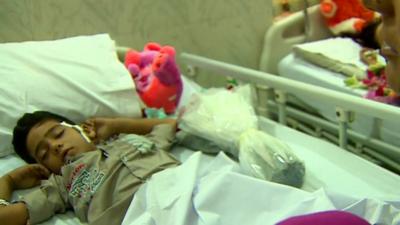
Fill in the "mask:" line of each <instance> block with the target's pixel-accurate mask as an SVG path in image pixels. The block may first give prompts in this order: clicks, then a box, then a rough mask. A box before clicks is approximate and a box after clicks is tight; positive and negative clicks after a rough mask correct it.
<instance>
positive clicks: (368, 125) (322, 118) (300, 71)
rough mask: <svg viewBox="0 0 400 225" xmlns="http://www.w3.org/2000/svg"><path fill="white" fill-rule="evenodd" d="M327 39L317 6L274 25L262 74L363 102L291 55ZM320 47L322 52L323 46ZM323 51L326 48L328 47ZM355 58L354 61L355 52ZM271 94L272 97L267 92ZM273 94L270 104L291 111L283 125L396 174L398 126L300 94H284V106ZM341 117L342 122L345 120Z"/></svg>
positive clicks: (338, 79)
mask: <svg viewBox="0 0 400 225" xmlns="http://www.w3.org/2000/svg"><path fill="white" fill-rule="evenodd" d="M305 15H306V16H305ZM305 18H308V19H305ZM331 37H332V35H331V33H330V31H329V30H328V29H327V26H326V24H325V23H324V19H323V18H322V16H321V14H320V12H319V5H316V6H313V7H310V8H308V9H307V10H304V11H301V12H297V13H295V14H293V15H291V16H289V17H287V18H286V19H284V20H281V21H278V22H276V23H275V24H273V25H272V26H271V27H270V29H268V31H267V32H266V34H265V40H264V48H263V51H262V56H261V59H260V70H261V71H264V72H268V73H272V74H276V75H279V76H281V77H286V78H288V79H291V80H296V81H301V82H304V83H307V84H312V85H314V86H318V87H324V88H328V89H331V90H336V91H339V92H341V93H345V94H346V95H343V98H345V96H347V95H351V96H357V97H359V98H360V100H361V98H362V97H363V96H364V95H365V94H366V91H365V90H357V89H353V88H350V87H347V86H346V85H345V83H344V80H345V79H346V78H348V76H345V75H344V74H342V73H339V72H334V71H332V70H328V69H326V68H324V67H322V66H319V65H316V64H314V63H311V62H310V61H309V60H307V59H305V58H306V57H302V56H301V55H300V54H297V53H295V52H294V51H293V49H294V47H295V46H297V45H298V44H303V43H312V42H313V43H316V42H315V41H321V40H327V39H329V38H331ZM321 43H322V42H321ZM323 43H328V42H327V41H326V42H323ZM321 46H322V48H323V45H322V44H321ZM325 47H326V48H328V47H330V46H329V44H328V45H326V46H325ZM338 49H340V48H338ZM355 54H357V55H358V52H356V53H355ZM349 63H350V62H349ZM270 92H272V93H273V92H274V91H273V90H272V89H270ZM275 92H277V96H274V95H273V94H272V95H271V94H270V95H269V99H270V100H272V101H275V100H274V98H277V99H278V101H284V102H285V104H286V105H288V106H289V108H287V110H286V113H287V115H286V119H285V121H282V122H284V123H288V124H289V125H291V126H292V127H296V129H298V130H301V131H303V132H306V133H308V134H310V135H313V136H318V137H321V138H324V139H326V140H329V141H331V142H333V143H336V144H338V145H340V146H341V147H342V148H345V149H348V150H350V151H352V152H354V153H355V154H358V155H361V156H362V157H365V158H369V160H371V161H374V162H375V163H378V164H380V165H383V166H385V167H388V168H390V169H392V170H393V171H396V172H400V157H399V156H400V143H399V140H400V137H399V135H400V132H399V129H398V127H399V124H398V122H397V121H396V120H392V121H388V120H385V119H379V118H377V117H376V114H373V115H367V114H366V113H365V112H366V111H362V110H361V111H360V110H358V112H355V111H354V110H350V109H349V108H348V107H344V108H341V107H339V108H337V105H335V104H331V103H330V102H329V101H319V100H316V99H315V100H314V99H311V98H309V97H310V96H306V95H303V94H302V93H297V94H296V95H292V94H288V92H285V93H283V95H285V98H284V99H283V100H282V98H281V97H280V96H281V95H282V93H281V92H280V91H275ZM381 104H382V103H378V102H373V103H371V107H380V106H381ZM389 108H392V109H391V110H393V111H396V110H397V111H398V110H399V109H396V108H394V107H392V106H391V107H389ZM335 109H336V110H335ZM303 112H306V114H304V113H303ZM343 115H346V116H345V117H343ZM343 121H346V126H347V127H348V129H347V131H346V135H343V134H340V133H341V130H343ZM343 136H346V138H347V139H348V142H345V141H344V140H343V139H341V138H340V137H343Z"/></svg>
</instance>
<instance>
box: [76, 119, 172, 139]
mask: <svg viewBox="0 0 400 225" xmlns="http://www.w3.org/2000/svg"><path fill="white" fill-rule="evenodd" d="M159 124H170V125H172V126H173V127H174V129H176V120H175V119H169V118H168V119H144V118H93V119H89V120H87V121H86V122H85V123H84V124H83V125H82V127H83V129H84V130H85V131H86V132H87V133H89V136H90V137H91V138H92V139H93V140H94V141H95V142H96V141H100V140H106V139H108V138H109V137H111V136H113V135H117V134H120V133H125V134H139V135H143V134H148V133H149V132H150V131H152V129H153V127H154V126H156V125H159Z"/></svg>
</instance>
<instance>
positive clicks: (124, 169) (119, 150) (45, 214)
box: [21, 124, 179, 225]
mask: <svg viewBox="0 0 400 225" xmlns="http://www.w3.org/2000/svg"><path fill="white" fill-rule="evenodd" d="M174 129H175V128H174V127H172V126H171V125H167V124H162V125H158V126H155V127H154V128H153V131H152V132H151V133H150V134H148V135H146V136H145V137H146V138H145V137H144V136H138V135H134V134H128V135H120V136H119V137H118V138H117V139H116V140H114V141H111V142H108V143H105V144H101V145H98V150H96V151H91V152H87V153H84V154H80V155H78V156H75V157H74V158H72V159H70V162H69V164H67V165H65V166H64V167H63V168H62V176H58V175H52V176H51V177H50V178H49V179H48V180H47V181H44V182H43V183H42V185H41V187H40V189H38V190H37V191H34V192H32V193H30V194H29V195H27V196H25V197H23V198H22V199H21V200H22V201H24V202H25V203H26V204H27V207H28V210H29V215H30V222H31V224H35V223H38V222H41V221H44V220H46V219H48V218H50V217H51V216H52V215H54V214H55V213H60V212H65V211H66V210H67V209H68V208H73V209H74V212H75V214H76V216H77V217H78V218H79V219H80V220H81V221H82V222H89V223H90V224H96V225H100V224H120V223H121V222H122V220H123V218H124V215H125V212H126V210H127V209H128V207H129V204H130V202H131V200H132V197H133V194H134V193H135V192H136V191H137V189H138V188H139V187H140V185H141V184H142V183H144V182H145V181H146V180H147V179H149V178H150V177H151V175H152V174H154V173H156V172H158V171H161V170H164V169H166V168H169V167H174V166H176V165H178V164H179V162H178V161H177V160H176V159H175V158H174V157H173V156H171V154H169V153H167V152H166V151H167V150H169V148H170V147H171V144H172V142H173V140H174V137H175V136H174V134H175V130H174Z"/></svg>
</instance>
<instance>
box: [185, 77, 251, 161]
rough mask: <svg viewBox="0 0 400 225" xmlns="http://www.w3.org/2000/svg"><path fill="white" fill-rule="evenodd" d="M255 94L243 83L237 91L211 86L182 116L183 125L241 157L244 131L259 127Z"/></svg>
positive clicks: (195, 98)
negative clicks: (241, 136) (253, 99)
mask: <svg viewBox="0 0 400 225" xmlns="http://www.w3.org/2000/svg"><path fill="white" fill-rule="evenodd" d="M251 96H252V95H251V88H250V85H245V86H240V87H238V88H236V89H235V91H228V90H226V89H208V90H207V91H206V92H203V93H200V94H196V95H193V96H192V98H191V101H190V102H189V104H188V105H187V106H186V108H185V111H184V113H183V115H182V116H181V118H180V122H179V128H180V129H182V130H183V131H185V132H187V133H189V134H192V135H195V136H198V137H201V138H203V139H206V140H209V141H212V142H213V143H215V144H216V146H218V147H219V148H221V149H224V151H227V152H229V153H231V154H233V155H234V156H236V157H237V156H238V152H237V151H238V149H237V141H238V137H239V136H240V134H242V133H243V132H244V131H246V130H248V129H250V128H253V129H256V128H257V116H256V114H255V111H254V109H253V107H252V105H251V102H252V97H251ZM186 137H187V136H186Z"/></svg>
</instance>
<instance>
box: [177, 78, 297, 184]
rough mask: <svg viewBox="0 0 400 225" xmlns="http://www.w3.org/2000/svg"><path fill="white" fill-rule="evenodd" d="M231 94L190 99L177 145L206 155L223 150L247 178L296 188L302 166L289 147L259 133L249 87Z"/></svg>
mask: <svg viewBox="0 0 400 225" xmlns="http://www.w3.org/2000/svg"><path fill="white" fill-rule="evenodd" d="M234 90H235V91H228V90H225V89H209V90H207V91H205V92H203V93H200V94H196V95H195V96H192V99H191V101H190V103H189V104H188V105H187V106H186V109H185V111H184V112H183V113H182V115H181V117H180V122H179V127H180V129H181V130H182V131H181V132H180V133H178V135H177V137H178V141H179V143H180V144H182V145H184V146H186V147H189V148H191V149H195V150H201V151H203V152H207V153H216V152H219V151H221V150H222V151H225V152H227V153H229V154H230V155H233V156H234V157H235V158H237V159H238V160H239V164H240V166H241V167H242V168H243V170H244V171H246V172H247V173H248V174H249V175H252V176H254V177H257V178H260V179H264V180H269V181H273V182H277V183H282V184H287V185H291V186H294V187H300V186H301V185H302V184H303V178H304V173H305V167H304V164H303V163H302V162H301V161H300V160H299V159H298V158H297V157H296V156H295V155H294V154H293V153H292V151H291V149H290V147H289V146H288V145H287V144H285V143H284V142H282V141H280V140H278V139H277V138H274V137H272V136H271V135H268V134H267V133H265V132H262V131H259V130H258V129H257V128H258V118H257V116H256V114H255V111H254V109H253V107H252V97H251V96H252V91H251V88H250V86H249V85H246V86H239V87H237V88H235V89H234Z"/></svg>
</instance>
